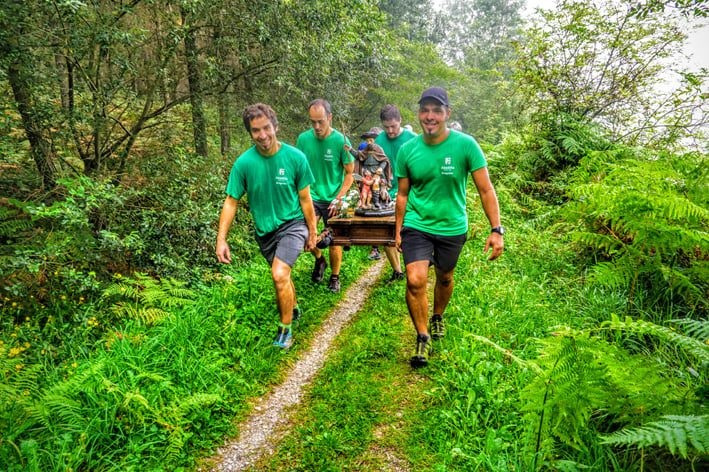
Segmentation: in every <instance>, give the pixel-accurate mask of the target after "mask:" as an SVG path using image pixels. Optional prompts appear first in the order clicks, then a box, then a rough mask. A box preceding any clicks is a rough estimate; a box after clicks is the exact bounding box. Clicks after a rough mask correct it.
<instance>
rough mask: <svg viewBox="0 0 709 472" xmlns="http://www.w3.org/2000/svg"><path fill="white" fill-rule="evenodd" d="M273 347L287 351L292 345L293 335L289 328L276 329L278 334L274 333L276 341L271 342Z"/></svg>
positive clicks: (280, 327)
mask: <svg viewBox="0 0 709 472" xmlns="http://www.w3.org/2000/svg"><path fill="white" fill-rule="evenodd" d="M273 345H274V346H278V347H280V348H281V349H288V348H289V347H291V346H292V345H293V334H292V333H291V330H290V328H284V327H283V326H279V327H278V332H277V333H276V339H274V340H273Z"/></svg>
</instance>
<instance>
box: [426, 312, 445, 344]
mask: <svg viewBox="0 0 709 472" xmlns="http://www.w3.org/2000/svg"><path fill="white" fill-rule="evenodd" d="M428 332H429V333H431V337H432V338H433V339H435V340H439V339H441V338H443V336H445V335H446V325H445V324H444V323H443V317H442V316H441V315H433V316H432V317H431V322H430V323H429V327H428Z"/></svg>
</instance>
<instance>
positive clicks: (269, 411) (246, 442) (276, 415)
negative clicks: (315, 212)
mask: <svg viewBox="0 0 709 472" xmlns="http://www.w3.org/2000/svg"><path fill="white" fill-rule="evenodd" d="M385 266H387V262H386V259H385V258H382V259H381V260H379V261H377V262H376V263H375V264H373V265H372V266H371V267H370V268H369V269H368V270H367V271H366V272H365V273H364V274H363V275H362V276H361V277H360V278H359V279H358V280H357V281H356V282H354V283H353V284H352V285H350V287H349V288H348V289H347V290H346V292H345V293H344V294H343V297H342V300H341V301H340V302H339V304H338V306H337V308H336V309H335V310H334V311H333V313H332V314H331V315H330V316H329V317H328V318H327V319H326V320H325V321H324V322H323V323H322V325H321V327H320V329H319V330H318V331H317V332H316V333H315V334H314V335H313V337H312V342H311V344H310V346H309V347H308V350H307V351H304V352H303V353H302V354H300V355H299V358H298V360H297V361H296V362H295V364H294V365H293V366H292V367H291V368H290V369H289V370H288V372H287V373H286V375H285V376H284V378H285V381H284V382H283V383H281V384H279V385H276V386H275V387H274V388H273V389H272V390H271V391H270V392H269V393H268V394H266V395H264V396H262V397H260V398H258V399H256V400H255V401H254V405H255V406H254V408H253V412H252V414H251V415H250V416H249V417H247V418H246V419H245V420H244V421H243V422H242V423H241V424H240V425H239V427H238V429H239V431H240V434H239V437H238V438H236V439H235V440H233V441H230V442H228V443H227V444H226V445H224V446H223V447H222V448H221V449H220V450H219V452H218V456H217V457H216V458H213V459H212V461H211V462H212V463H213V464H215V465H214V466H213V468H212V469H211V470H213V471H220V472H222V471H224V472H226V471H229V472H231V471H241V470H248V469H249V468H251V467H252V466H253V465H254V464H255V463H256V462H257V461H259V459H261V458H262V457H264V456H267V455H269V454H272V453H273V452H274V446H275V445H276V444H277V443H278V442H279V440H280V439H281V438H282V437H283V436H284V435H285V434H287V433H288V430H289V425H290V419H291V415H292V413H293V411H294V409H295V408H297V406H298V405H299V404H300V402H301V400H302V397H303V392H304V390H305V388H306V387H307V386H308V385H309V384H310V382H311V381H312V379H313V378H314V377H315V375H316V374H317V373H318V371H319V370H320V368H321V367H322V366H323V364H324V363H325V360H326V359H327V356H328V351H329V348H330V346H331V345H332V343H333V341H334V339H335V338H336V337H337V335H338V334H339V333H340V331H341V330H342V329H343V328H344V327H345V326H346V325H347V323H348V322H349V321H350V319H351V318H352V316H353V315H355V314H356V313H357V312H358V311H359V310H361V309H362V307H363V305H364V303H365V301H366V300H367V295H368V294H369V292H370V291H371V289H372V287H373V286H374V284H375V283H376V282H377V280H378V279H379V277H380V275H381V273H382V271H383V268H384V267H385ZM396 470H405V469H396Z"/></svg>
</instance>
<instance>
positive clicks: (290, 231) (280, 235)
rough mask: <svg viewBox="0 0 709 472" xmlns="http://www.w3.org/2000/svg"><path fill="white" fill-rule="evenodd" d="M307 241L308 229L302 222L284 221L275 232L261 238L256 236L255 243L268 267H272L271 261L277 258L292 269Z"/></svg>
mask: <svg viewBox="0 0 709 472" xmlns="http://www.w3.org/2000/svg"><path fill="white" fill-rule="evenodd" d="M307 239H308V227H307V226H306V225H305V221H303V220H290V221H286V222H285V223H283V224H282V225H281V226H279V227H278V229H277V230H275V231H272V232H270V233H268V234H264V235H263V236H259V235H256V242H257V243H258V247H259V249H261V254H263V257H265V258H266V260H267V261H268V265H273V259H274V258H275V257H277V258H278V259H280V260H282V261H283V262H285V263H286V264H288V265H289V266H290V267H293V264H295V261H296V260H297V259H298V256H299V255H300V253H301V252H303V249H304V248H305V241H307Z"/></svg>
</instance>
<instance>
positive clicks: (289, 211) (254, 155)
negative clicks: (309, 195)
mask: <svg viewBox="0 0 709 472" xmlns="http://www.w3.org/2000/svg"><path fill="white" fill-rule="evenodd" d="M312 182H313V174H312V172H310V166H309V165H308V160H307V159H306V158H305V156H304V155H303V153H302V152H300V151H299V150H298V149H296V148H295V147H293V146H291V145H289V144H286V143H283V142H282V143H281V148H280V149H279V150H278V152H276V154H274V155H273V156H262V155H261V154H259V152H258V151H257V150H256V147H255V146H252V147H251V148H249V149H248V150H247V151H246V152H244V153H243V154H242V155H241V156H239V158H237V159H236V162H234V165H233V166H232V168H231V173H230V174H229V183H228V184H227V186H226V193H227V194H228V195H230V196H232V197H234V198H236V199H237V200H238V199H239V198H241V197H242V196H243V195H244V194H246V195H247V197H248V199H249V207H250V209H251V215H252V216H253V218H254V224H255V225H256V234H258V235H259V236H263V235H265V234H268V233H270V232H272V231H275V230H276V229H278V227H279V226H281V225H282V224H283V223H285V222H286V221H290V220H295V219H301V220H302V219H304V216H303V210H302V208H301V207H300V200H299V199H298V191H300V190H303V189H304V188H305V187H307V186H308V185H310V184H311V183H312Z"/></svg>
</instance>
